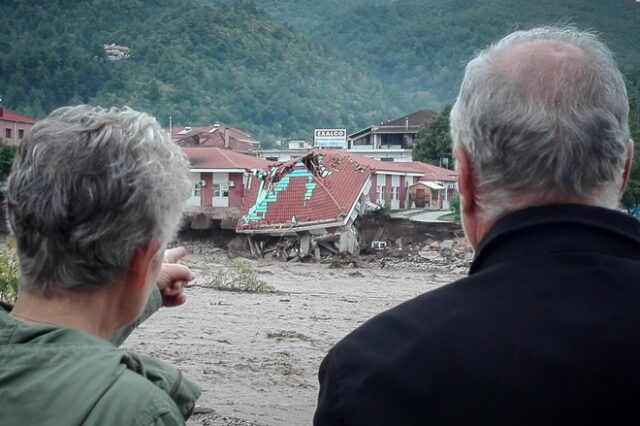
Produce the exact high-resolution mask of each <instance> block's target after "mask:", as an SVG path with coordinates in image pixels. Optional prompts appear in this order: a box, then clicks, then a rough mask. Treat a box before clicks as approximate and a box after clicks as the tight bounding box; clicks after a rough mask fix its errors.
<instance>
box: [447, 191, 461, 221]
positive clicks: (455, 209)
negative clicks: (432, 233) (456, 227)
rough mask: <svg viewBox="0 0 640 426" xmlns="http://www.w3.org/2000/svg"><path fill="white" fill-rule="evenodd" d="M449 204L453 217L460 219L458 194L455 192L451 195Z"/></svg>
mask: <svg viewBox="0 0 640 426" xmlns="http://www.w3.org/2000/svg"><path fill="white" fill-rule="evenodd" d="M449 206H450V207H451V211H452V212H453V219H454V220H458V221H459V220H460V195H459V194H455V195H454V196H453V197H451V200H450V201H449Z"/></svg>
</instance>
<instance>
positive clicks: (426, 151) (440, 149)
mask: <svg viewBox="0 0 640 426" xmlns="http://www.w3.org/2000/svg"><path fill="white" fill-rule="evenodd" d="M451 107H452V105H451V104H448V105H446V106H445V107H444V109H443V110H442V111H441V112H440V113H439V114H438V115H437V116H436V117H435V118H434V119H433V120H432V121H430V122H429V123H427V124H426V125H425V126H424V127H423V128H422V129H420V131H419V132H418V134H417V136H416V140H415V141H414V145H413V159H414V160H416V161H422V162H425V163H430V164H435V165H437V166H440V165H441V160H442V159H444V158H446V159H447V161H448V164H452V161H451V160H452V158H451V146H452V144H453V143H452V141H451V135H450V134H449V113H450V112H451Z"/></svg>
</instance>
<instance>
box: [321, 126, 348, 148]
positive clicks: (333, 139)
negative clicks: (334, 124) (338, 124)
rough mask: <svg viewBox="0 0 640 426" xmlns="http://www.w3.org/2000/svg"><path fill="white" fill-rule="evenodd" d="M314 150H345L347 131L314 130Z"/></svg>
mask: <svg viewBox="0 0 640 426" xmlns="http://www.w3.org/2000/svg"><path fill="white" fill-rule="evenodd" d="M313 146H315V147H316V148H329V149H346V147H347V129H316V130H315V132H314V134H313Z"/></svg>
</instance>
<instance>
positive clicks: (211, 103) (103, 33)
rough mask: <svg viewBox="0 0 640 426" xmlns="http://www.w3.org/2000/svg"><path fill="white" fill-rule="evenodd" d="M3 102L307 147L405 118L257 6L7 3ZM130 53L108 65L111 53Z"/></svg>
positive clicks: (32, 111) (1, 37) (177, 1)
mask: <svg viewBox="0 0 640 426" xmlns="http://www.w3.org/2000/svg"><path fill="white" fill-rule="evenodd" d="M0 27H1V28H2V29H3V31H2V32H0V49H1V51H2V52H3V55H2V56H0V76H1V77H0V95H2V97H3V104H4V105H5V106H7V107H8V108H10V109H14V110H16V111H18V112H21V113H25V114H29V115H34V116H36V117H42V116H43V115H44V114H46V113H47V112H48V111H50V110H51V109H53V108H55V107H58V106H61V105H66V104H69V103H79V102H91V103H97V104H102V105H122V104H127V105H130V106H132V107H136V108H141V109H143V110H147V111H150V112H152V113H154V114H155V115H156V116H157V117H158V118H159V119H160V120H161V121H162V122H163V124H165V125H168V118H169V115H172V116H173V122H174V123H175V124H180V123H182V124H187V123H189V124H198V123H202V124H204V123H212V122H214V121H222V122H226V123H230V124H237V125H238V126H240V127H242V128H247V129H249V130H252V131H257V132H258V133H260V134H262V135H273V136H302V137H309V134H310V132H311V130H312V129H313V128H314V127H315V126H327V127H331V126H347V127H349V128H351V129H353V128H357V127H360V126H365V125H366V124H368V123H370V122H372V121H377V120H380V119H382V118H384V117H388V116H390V115H391V116H393V115H397V114H400V113H401V111H400V109H399V108H398V105H400V104H401V102H399V101H398V100H397V97H394V95H393V94H391V95H389V94H388V93H387V92H385V89H384V88H383V87H382V86H381V85H380V84H379V83H377V82H376V81H374V80H372V79H370V78H369V77H367V76H366V75H365V74H363V73H361V72H359V71H358V70H357V69H354V68H353V67H351V66H350V64H349V63H347V62H346V61H344V60H342V59H338V58H337V57H335V56H333V55H331V54H329V53H328V52H327V50H326V49H324V48H322V47H320V46H318V45H317V44H314V43H312V42H310V41H308V40H307V39H305V38H304V37H303V36H301V35H299V33H296V32H295V31H294V30H293V29H292V28H291V27H290V26H287V25H283V24H281V23H280V22H277V21H274V20H272V19H269V18H268V17H266V16H265V14H264V13H263V12H262V11H260V10H258V9H257V7H256V6H255V4H253V3H249V2H242V1H241V2H237V1H235V2H230V3H221V4H216V5H214V6H203V5H200V4H197V3H195V2H193V1H187V0H152V1H127V0H92V1H75V0H49V1H47V2H24V1H20V0H7V1H5V2H3V13H2V14H0ZM107 43H117V44H119V45H125V46H127V47H129V48H130V54H131V57H130V58H129V59H127V60H122V61H108V60H107V58H106V56H105V54H104V51H103V48H102V45H103V44H107Z"/></svg>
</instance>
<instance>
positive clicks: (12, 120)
mask: <svg viewBox="0 0 640 426" xmlns="http://www.w3.org/2000/svg"><path fill="white" fill-rule="evenodd" d="M35 122H36V120H35V119H33V118H30V117H26V116H24V115H20V114H16V113H14V112H11V111H8V110H6V109H4V108H2V107H0V139H3V140H5V141H6V142H7V143H9V144H12V145H17V144H18V143H20V141H21V140H22V139H24V137H25V136H26V134H27V133H28V132H29V131H30V130H31V127H33V125H34V124H35Z"/></svg>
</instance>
